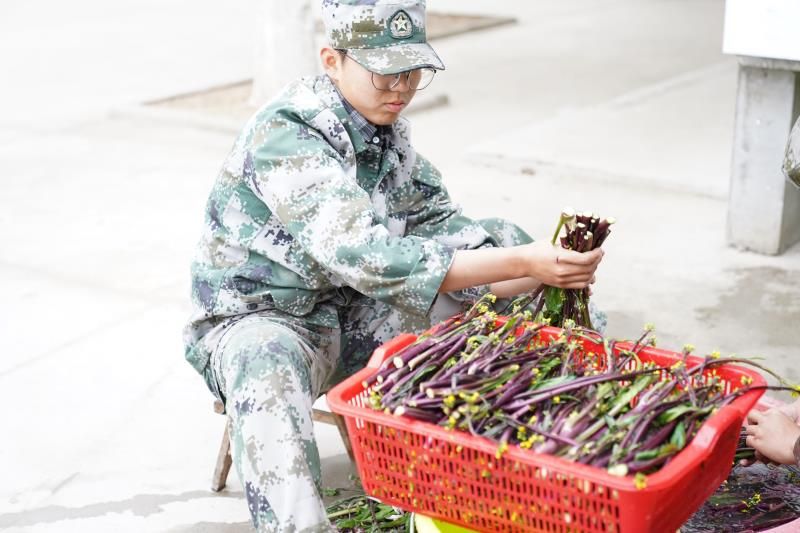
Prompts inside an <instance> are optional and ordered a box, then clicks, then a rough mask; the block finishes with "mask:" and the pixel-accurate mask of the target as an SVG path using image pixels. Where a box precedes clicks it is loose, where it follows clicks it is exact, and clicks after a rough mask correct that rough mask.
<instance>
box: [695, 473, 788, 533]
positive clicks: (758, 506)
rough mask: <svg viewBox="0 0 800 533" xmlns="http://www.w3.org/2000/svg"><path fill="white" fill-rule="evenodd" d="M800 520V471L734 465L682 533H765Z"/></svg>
mask: <svg viewBox="0 0 800 533" xmlns="http://www.w3.org/2000/svg"><path fill="white" fill-rule="evenodd" d="M798 518H800V470H798V469H797V468H795V467H793V466H779V467H767V466H766V465H764V464H761V463H756V464H754V465H752V466H741V465H738V464H737V465H734V467H733V470H731V473H730V475H729V476H728V479H727V480H726V481H725V482H724V483H723V484H722V485H721V486H720V487H719V489H717V491H716V492H715V493H714V494H713V495H712V496H711V497H710V498H709V499H708V500H707V501H706V503H705V504H704V505H703V507H701V508H700V510H699V511H697V513H695V514H694V515H693V516H692V517H691V518H690V519H689V521H688V522H687V523H686V524H684V525H683V526H682V527H681V533H717V532H718V531H728V532H731V533H733V532H749V531H765V530H767V529H771V528H774V527H777V526H779V525H782V524H786V523H788V522H791V521H793V520H797V519H798Z"/></svg>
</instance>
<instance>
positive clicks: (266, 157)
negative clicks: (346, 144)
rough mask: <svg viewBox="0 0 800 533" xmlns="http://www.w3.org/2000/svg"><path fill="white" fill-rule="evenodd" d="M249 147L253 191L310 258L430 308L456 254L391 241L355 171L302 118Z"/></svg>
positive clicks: (372, 289)
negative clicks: (356, 177) (378, 220)
mask: <svg viewBox="0 0 800 533" xmlns="http://www.w3.org/2000/svg"><path fill="white" fill-rule="evenodd" d="M250 146H251V151H252V153H251V157H252V161H253V171H252V173H251V177H250V186H251V188H252V189H253V192H254V193H255V194H256V196H258V197H259V199H261V200H262V201H263V202H264V203H265V204H266V205H267V207H269V209H270V210H271V211H272V213H273V214H274V215H275V216H277V217H278V219H279V220H280V222H281V223H282V224H283V225H284V226H285V227H286V231H287V232H288V233H289V234H290V235H291V236H292V237H293V238H294V239H295V240H296V242H297V243H298V244H299V245H300V246H301V247H302V248H303V250H304V252H305V253H307V254H308V255H309V256H310V257H311V258H312V259H313V260H314V261H316V262H317V263H318V264H319V265H320V266H321V267H322V268H325V269H327V270H328V271H329V272H330V273H332V274H334V275H335V276H336V277H338V278H339V279H340V280H342V281H343V284H346V285H349V286H350V287H352V288H354V289H355V290H357V291H359V292H361V293H362V294H365V295H367V296H369V297H371V298H374V299H376V300H380V301H382V302H385V303H387V304H389V305H392V306H394V307H398V308H400V309H402V310H404V311H407V312H412V313H415V314H426V313H427V312H428V311H429V309H430V307H431V305H432V304H433V302H434V300H435V299H436V296H437V294H438V291H439V287H440V286H441V284H442V281H443V280H444V277H445V275H446V274H447V270H448V269H449V268H450V263H451V262H452V259H453V251H452V250H451V249H449V248H448V247H447V246H445V245H444V244H442V243H440V242H438V241H436V240H433V239H429V238H426V237H423V236H407V237H392V236H391V235H390V234H389V232H388V230H387V228H386V227H385V226H383V225H381V224H377V223H376V222H375V221H376V220H377V216H376V214H375V212H374V210H373V207H372V203H371V201H370V198H369V196H368V195H367V193H366V191H364V190H363V189H362V188H361V187H360V186H359V185H358V183H357V182H356V179H355V168H352V167H349V166H348V164H347V162H346V160H345V158H344V157H343V156H341V155H340V154H339V153H338V152H337V151H336V150H334V149H333V147H332V146H331V145H330V144H328V142H327V141H326V140H325V139H324V138H322V136H321V135H320V134H319V133H318V132H316V131H314V130H312V129H309V128H308V126H306V125H305V124H304V123H303V122H302V121H300V120H299V119H298V120H293V117H282V118H277V119H274V120H273V121H272V122H271V123H270V124H269V127H268V128H264V129H263V130H261V131H260V132H259V134H258V139H257V141H255V142H251V143H250Z"/></svg>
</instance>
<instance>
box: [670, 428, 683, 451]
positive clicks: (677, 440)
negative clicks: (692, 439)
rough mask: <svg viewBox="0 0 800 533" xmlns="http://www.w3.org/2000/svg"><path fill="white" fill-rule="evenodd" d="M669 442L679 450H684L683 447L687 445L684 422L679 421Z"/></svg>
mask: <svg viewBox="0 0 800 533" xmlns="http://www.w3.org/2000/svg"><path fill="white" fill-rule="evenodd" d="M669 442H670V443H671V444H673V445H674V446H675V447H676V448H678V449H679V450H682V449H683V447H684V446H686V427H685V426H684V424H683V422H678V425H677V426H675V429H674V430H673V431H672V437H670V439H669Z"/></svg>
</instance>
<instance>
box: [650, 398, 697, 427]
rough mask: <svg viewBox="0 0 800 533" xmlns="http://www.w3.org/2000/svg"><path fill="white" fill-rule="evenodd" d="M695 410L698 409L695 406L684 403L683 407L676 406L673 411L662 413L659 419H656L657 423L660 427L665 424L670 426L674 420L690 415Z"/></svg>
mask: <svg viewBox="0 0 800 533" xmlns="http://www.w3.org/2000/svg"><path fill="white" fill-rule="evenodd" d="M695 409H696V408H695V407H694V406H693V405H691V404H688V403H684V404H681V405H676V406H675V407H673V408H671V409H667V410H666V411H664V412H663V413H661V414H660V415H659V416H658V418H657V419H656V421H657V422H658V423H659V424H660V425H662V426H663V425H665V424H669V423H670V422H672V421H673V420H675V419H677V418H680V417H681V416H683V415H685V414H686V413H690V412H692V411H694V410H695Z"/></svg>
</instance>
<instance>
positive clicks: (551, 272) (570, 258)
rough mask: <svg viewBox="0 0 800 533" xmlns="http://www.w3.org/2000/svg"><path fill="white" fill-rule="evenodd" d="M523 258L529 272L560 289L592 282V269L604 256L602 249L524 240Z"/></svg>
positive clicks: (530, 274) (586, 284)
mask: <svg viewBox="0 0 800 533" xmlns="http://www.w3.org/2000/svg"><path fill="white" fill-rule="evenodd" d="M524 246H525V252H524V256H523V260H524V261H525V264H526V268H527V270H528V276H530V277H532V278H536V279H537V280H539V281H541V282H542V283H544V284H545V285H550V286H552V287H560V288H562V289H583V288H585V287H587V286H588V285H589V284H591V283H594V280H595V277H594V274H595V271H596V270H597V266H598V265H599V264H600V261H601V260H602V259H603V254H604V252H603V250H602V249H600V248H598V249H596V250H592V251H591V252H585V253H579V252H575V251H572V250H565V249H563V248H558V247H555V246H553V245H551V244H550V243H548V242H545V241H537V242H533V243H531V244H526V245H524Z"/></svg>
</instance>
